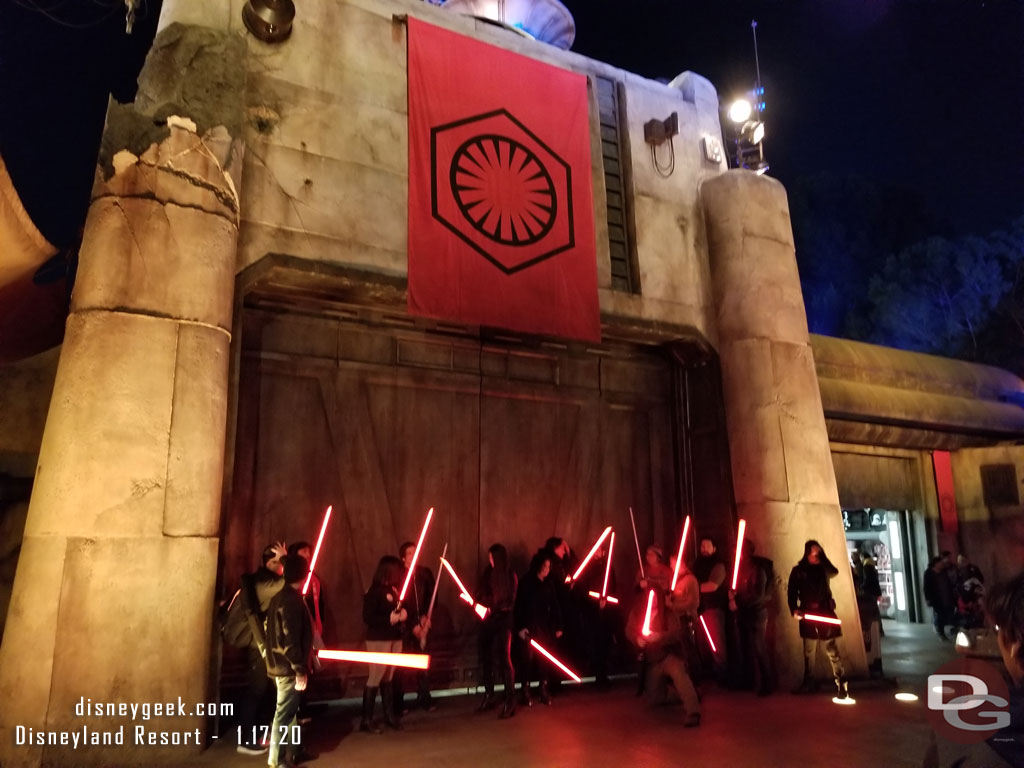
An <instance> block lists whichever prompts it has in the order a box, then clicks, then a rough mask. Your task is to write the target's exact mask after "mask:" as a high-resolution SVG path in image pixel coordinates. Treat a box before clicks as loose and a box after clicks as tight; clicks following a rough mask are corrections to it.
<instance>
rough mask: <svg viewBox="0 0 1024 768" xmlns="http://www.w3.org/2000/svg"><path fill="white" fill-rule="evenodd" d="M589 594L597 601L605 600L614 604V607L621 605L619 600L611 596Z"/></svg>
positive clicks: (595, 593)
mask: <svg viewBox="0 0 1024 768" xmlns="http://www.w3.org/2000/svg"><path fill="white" fill-rule="evenodd" d="M587 594H588V595H590V596H591V597H592V598H594V599H595V600H602V599H603V600H607V601H608V602H609V603H612V604H613V605H618V604H619V598H617V597H612V596H611V595H600V594H598V593H597V592H587Z"/></svg>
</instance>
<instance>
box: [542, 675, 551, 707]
mask: <svg viewBox="0 0 1024 768" xmlns="http://www.w3.org/2000/svg"><path fill="white" fill-rule="evenodd" d="M540 703H541V704H543V705H544V706H545V707H550V706H551V692H550V691H549V690H548V681H547V680H541V681H540Z"/></svg>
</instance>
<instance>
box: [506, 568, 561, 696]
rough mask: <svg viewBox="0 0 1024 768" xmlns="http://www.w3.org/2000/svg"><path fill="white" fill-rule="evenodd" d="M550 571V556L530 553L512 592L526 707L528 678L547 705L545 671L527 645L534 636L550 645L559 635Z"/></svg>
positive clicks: (548, 675)
mask: <svg viewBox="0 0 1024 768" xmlns="http://www.w3.org/2000/svg"><path fill="white" fill-rule="evenodd" d="M550 573H551V559H550V555H548V554H547V551H546V550H543V549H542V550H540V551H539V552H538V553H537V554H536V555H534V556H533V560H532V561H531V562H530V570H529V571H527V573H526V575H525V576H523V579H522V581H520V582H519V589H518V590H517V591H516V605H515V628H516V633H517V634H518V636H519V639H520V640H522V641H523V644H524V649H523V651H524V653H523V658H524V661H525V664H524V670H523V672H524V674H523V681H522V689H523V703H524V704H525V705H526V706H528V707H532V706H533V699H532V697H531V696H530V680H531V679H532V680H540V694H539V697H540V700H541V703H543V704H545V705H546V706H551V693H550V691H549V690H548V679H549V677H550V674H549V670H548V668H547V665H546V663H544V662H543V661H542V660H541V658H540V654H539V653H537V652H536V651H535V650H534V649H533V646H531V645H530V640H531V639H534V640H536V641H537V642H538V643H540V644H541V645H543V646H544V647H545V648H551V647H552V644H553V643H554V641H555V640H556V639H558V638H559V637H561V636H562V609H561V606H560V605H559V603H558V595H557V593H556V592H555V585H554V584H553V583H552V582H551V577H550Z"/></svg>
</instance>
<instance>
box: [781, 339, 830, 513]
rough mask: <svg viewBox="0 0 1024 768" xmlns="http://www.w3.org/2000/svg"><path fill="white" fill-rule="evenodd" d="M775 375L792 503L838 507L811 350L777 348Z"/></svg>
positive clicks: (790, 346) (787, 346)
mask: <svg viewBox="0 0 1024 768" xmlns="http://www.w3.org/2000/svg"><path fill="white" fill-rule="evenodd" d="M772 370H773V372H774V376H775V389H776V391H777V393H778V402H779V423H780V425H781V429H782V442H783V447H784V450H785V456H786V477H787V480H788V483H789V498H790V500H791V501H796V502H813V503H819V504H836V505H838V504H839V496H838V492H837V490H836V479H835V471H834V469H833V466H832V455H831V451H830V449H829V443H828V431H827V429H826V427H825V415H824V413H823V412H822V409H821V397H820V395H819V393H818V380H817V376H816V375H815V373H814V360H813V357H812V355H811V348H810V347H809V346H803V345H798V344H785V343H781V342H776V343H773V344H772Z"/></svg>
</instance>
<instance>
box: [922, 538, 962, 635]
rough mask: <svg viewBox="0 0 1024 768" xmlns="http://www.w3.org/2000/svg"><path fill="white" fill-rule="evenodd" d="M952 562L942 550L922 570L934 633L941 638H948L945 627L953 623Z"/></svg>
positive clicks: (954, 602)
mask: <svg viewBox="0 0 1024 768" xmlns="http://www.w3.org/2000/svg"><path fill="white" fill-rule="evenodd" d="M951 569H953V563H952V560H951V559H950V553H949V552H943V553H942V554H941V555H939V556H938V557H934V558H932V560H931V562H929V563H928V569H927V570H926V571H925V572H924V599H925V602H926V603H928V605H930V606H931V607H932V612H933V613H934V619H933V622H934V626H935V633H936V634H937V635H938V636H939V637H940V638H941V639H942V640H946V641H948V640H950V637H949V636H948V635H947V634H946V627H947V626H948V625H950V624H952V623H953V611H954V608H955V605H956V601H955V600H954V597H953V595H954V580H952V579H951V578H950V570H951Z"/></svg>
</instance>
